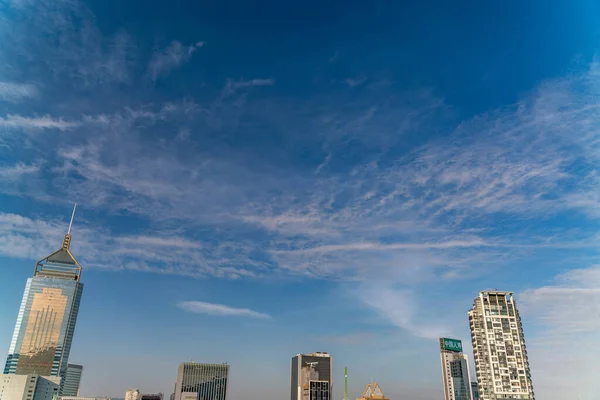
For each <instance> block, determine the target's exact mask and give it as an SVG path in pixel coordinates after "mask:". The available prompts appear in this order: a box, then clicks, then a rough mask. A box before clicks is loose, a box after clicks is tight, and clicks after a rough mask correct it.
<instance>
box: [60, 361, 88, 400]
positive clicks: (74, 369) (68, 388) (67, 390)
mask: <svg viewBox="0 0 600 400" xmlns="http://www.w3.org/2000/svg"><path fill="white" fill-rule="evenodd" d="M82 374H83V366H81V365H76V364H67V372H66V373H65V381H64V383H63V385H62V386H63V388H62V396H63V397H67V396H79V386H80V384H81V375H82Z"/></svg>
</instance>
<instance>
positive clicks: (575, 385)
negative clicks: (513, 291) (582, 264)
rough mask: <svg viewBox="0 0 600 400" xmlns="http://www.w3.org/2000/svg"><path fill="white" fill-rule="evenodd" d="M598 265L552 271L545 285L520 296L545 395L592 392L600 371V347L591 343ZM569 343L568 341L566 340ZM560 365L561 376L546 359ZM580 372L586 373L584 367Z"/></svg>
mask: <svg viewBox="0 0 600 400" xmlns="http://www.w3.org/2000/svg"><path fill="white" fill-rule="evenodd" d="M599 286H600V267H599V266H598V265H594V266H591V267H589V268H579V269H573V270H570V271H567V272H565V273H562V274H560V275H558V276H556V277H555V279H554V280H553V282H551V284H549V285H547V286H541V287H537V288H533V289H529V290H527V291H525V292H524V293H522V294H521V295H520V296H519V302H520V307H521V315H522V316H523V318H526V321H527V324H526V326H525V327H526V328H528V330H526V332H525V334H526V335H527V337H526V339H527V350H528V351H529V356H530V362H531V365H532V371H533V372H534V375H533V379H534V381H533V382H534V385H536V392H538V393H539V394H540V395H541V396H544V397H548V398H550V397H552V396H557V398H560V396H567V393H577V394H578V395H579V396H581V397H582V398H593V396H594V394H595V393H596V388H597V380H596V379H595V377H596V376H598V374H599V373H600V366H599V365H598V362H597V360H598V357H600V351H598V350H597V347H596V346H595V343H596V342H597V340H598V332H599V331H600V305H599V304H600V289H598V288H599ZM566 344H571V345H568V346H567V345H566ZM557 359H560V360H561V364H562V365H563V366H564V370H563V377H564V379H561V381H560V382H558V381H556V379H554V373H553V369H552V367H551V366H550V363H552V362H554V361H555V360H557ZM583 372H585V373H583Z"/></svg>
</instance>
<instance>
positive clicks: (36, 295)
mask: <svg viewBox="0 0 600 400" xmlns="http://www.w3.org/2000/svg"><path fill="white" fill-rule="evenodd" d="M73 212H75V210H73ZM72 222H73V219H72V218H71V223H72ZM70 231H71V225H69V231H68V232H67V234H66V235H65V237H64V240H63V244H62V247H61V248H60V249H59V250H58V251H56V252H54V253H52V254H50V255H49V256H47V257H46V258H44V259H42V260H41V261H39V262H38V263H37V264H36V266H35V270H34V273H33V277H31V278H29V279H28V280H27V284H26V285H25V293H24V294H23V300H22V302H21V307H20V309H19V314H18V317H17V323H16V325H15V330H14V333H13V337H12V341H11V343H10V347H9V351H8V357H7V359H6V364H5V367H4V373H5V374H17V375H41V376H57V377H60V378H62V379H63V380H64V377H65V373H66V370H67V361H68V359H69V352H70V350H71V342H72V340H73V334H74V332H75V323H76V321H77V313H78V311H79V302H80V301H81V293H82V291H83V284H82V283H80V282H79V279H80V276H81V265H80V264H79V263H78V262H77V260H76V259H75V257H74V256H73V254H72V253H71V251H70V250H69V246H70V243H71V234H70Z"/></svg>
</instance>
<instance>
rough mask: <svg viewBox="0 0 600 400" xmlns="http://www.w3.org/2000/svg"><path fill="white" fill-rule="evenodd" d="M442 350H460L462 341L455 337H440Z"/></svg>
mask: <svg viewBox="0 0 600 400" xmlns="http://www.w3.org/2000/svg"><path fill="white" fill-rule="evenodd" d="M442 340H443V346H444V350H448V351H456V352H459V353H460V352H462V342H461V341H460V340H457V339H448V338H442Z"/></svg>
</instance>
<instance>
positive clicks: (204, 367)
mask: <svg viewBox="0 0 600 400" xmlns="http://www.w3.org/2000/svg"><path fill="white" fill-rule="evenodd" d="M228 383H229V365H227V364H199V363H194V362H185V363H182V364H180V365H179V368H178V369H177V383H176V384H175V400H227V388H228Z"/></svg>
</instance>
